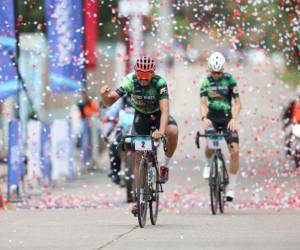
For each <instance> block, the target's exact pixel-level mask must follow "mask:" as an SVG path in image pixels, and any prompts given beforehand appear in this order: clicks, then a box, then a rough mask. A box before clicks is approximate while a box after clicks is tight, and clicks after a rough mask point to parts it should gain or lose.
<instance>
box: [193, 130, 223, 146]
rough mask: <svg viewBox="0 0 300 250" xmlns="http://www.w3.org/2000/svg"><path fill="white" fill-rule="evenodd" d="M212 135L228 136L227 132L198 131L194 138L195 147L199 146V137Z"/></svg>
mask: <svg viewBox="0 0 300 250" xmlns="http://www.w3.org/2000/svg"><path fill="white" fill-rule="evenodd" d="M214 136H219V137H227V136H229V132H222V133H219V132H213V133H208V134H201V133H200V132H199V131H197V133H196V138H195V144H196V146H197V148H200V137H214Z"/></svg>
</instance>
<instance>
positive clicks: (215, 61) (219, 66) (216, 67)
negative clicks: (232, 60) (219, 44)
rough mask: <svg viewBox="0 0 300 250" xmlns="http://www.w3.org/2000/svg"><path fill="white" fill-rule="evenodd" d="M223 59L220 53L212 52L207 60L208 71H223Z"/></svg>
mask: <svg viewBox="0 0 300 250" xmlns="http://www.w3.org/2000/svg"><path fill="white" fill-rule="evenodd" d="M224 64H225V57H224V56H223V55H222V54H221V53H220V52H214V53H212V54H211V55H210V57H209V58H208V68H209V70H210V71H217V72H220V71H223V70H224Z"/></svg>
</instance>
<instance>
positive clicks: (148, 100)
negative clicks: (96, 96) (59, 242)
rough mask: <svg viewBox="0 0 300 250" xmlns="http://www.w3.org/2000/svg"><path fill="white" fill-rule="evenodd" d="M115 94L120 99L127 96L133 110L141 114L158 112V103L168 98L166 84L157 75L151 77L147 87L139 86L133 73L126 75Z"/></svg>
mask: <svg viewBox="0 0 300 250" xmlns="http://www.w3.org/2000/svg"><path fill="white" fill-rule="evenodd" d="M116 92H117V93H118V95H119V96H120V97H122V96H124V95H126V94H127V95H129V96H130V98H131V102H132V106H133V108H134V109H135V110H137V111H139V112H141V113H143V114H152V113H155V112H157V111H159V110H160V108H159V101H160V100H162V99H168V98H169V95H168V86H167V82H166V81H165V80H164V79H163V78H162V77H160V76H158V75H154V76H153V77H152V79H151V81H150V83H149V85H147V86H141V85H140V84H139V80H138V78H137V77H136V75H135V74H134V73H131V74H128V75H127V76H126V77H125V79H124V80H123V82H122V83H121V84H120V86H119V88H117V89H116Z"/></svg>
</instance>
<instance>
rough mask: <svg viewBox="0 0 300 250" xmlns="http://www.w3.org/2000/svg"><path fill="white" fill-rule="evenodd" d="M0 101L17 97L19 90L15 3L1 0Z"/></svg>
mask: <svg viewBox="0 0 300 250" xmlns="http://www.w3.org/2000/svg"><path fill="white" fill-rule="evenodd" d="M0 6H1V8H0V100H4V99H6V98H7V97H9V96H11V95H15V94H16V93H17V92H18V91H19V89H20V84H19V80H18V79H19V78H18V74H17V69H16V63H15V62H14V60H15V59H16V51H17V50H16V46H17V42H16V28H15V10H14V1H12V0H0Z"/></svg>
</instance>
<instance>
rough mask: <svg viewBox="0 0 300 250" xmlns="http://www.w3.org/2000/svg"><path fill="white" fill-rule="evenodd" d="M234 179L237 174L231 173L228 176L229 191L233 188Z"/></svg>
mask: <svg viewBox="0 0 300 250" xmlns="http://www.w3.org/2000/svg"><path fill="white" fill-rule="evenodd" d="M236 178H237V174H232V173H230V174H229V184H228V188H229V189H234V188H235V185H236Z"/></svg>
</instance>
